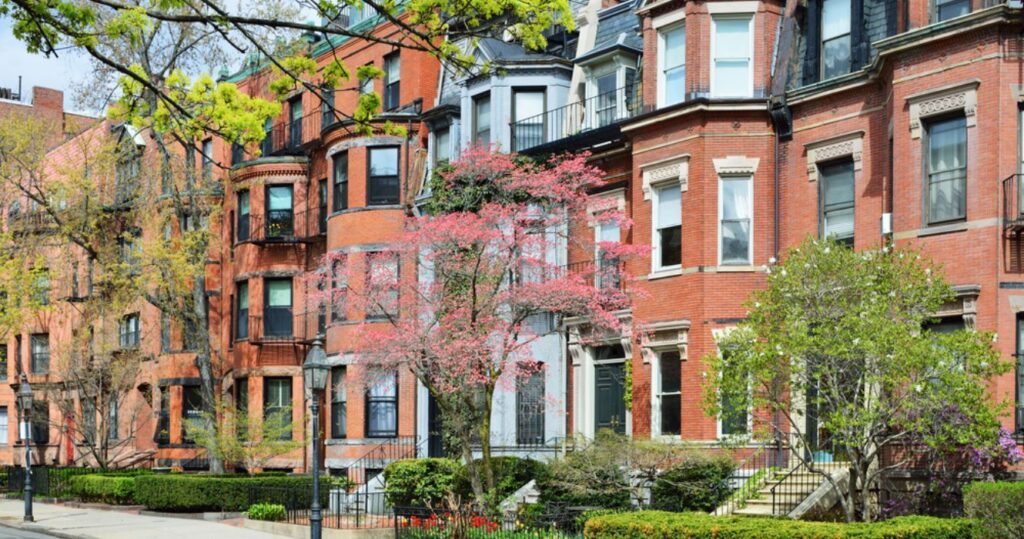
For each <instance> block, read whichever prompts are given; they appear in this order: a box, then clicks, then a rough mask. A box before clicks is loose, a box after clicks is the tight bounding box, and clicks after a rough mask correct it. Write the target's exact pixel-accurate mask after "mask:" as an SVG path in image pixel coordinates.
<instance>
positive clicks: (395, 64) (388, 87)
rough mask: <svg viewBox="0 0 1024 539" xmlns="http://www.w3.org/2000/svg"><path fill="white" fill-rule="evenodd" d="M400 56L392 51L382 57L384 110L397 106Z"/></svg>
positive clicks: (399, 96) (393, 108) (400, 70)
mask: <svg viewBox="0 0 1024 539" xmlns="http://www.w3.org/2000/svg"><path fill="white" fill-rule="evenodd" d="M401 72H402V69H401V64H400V57H399V55H398V53H397V52H393V53H391V54H389V55H387V56H385V57H384V96H383V99H384V110H386V111H387V110H395V109H397V108H398V105H399V100H400V99H401V95H400V94H401V92H400V84H399V83H400V78H401Z"/></svg>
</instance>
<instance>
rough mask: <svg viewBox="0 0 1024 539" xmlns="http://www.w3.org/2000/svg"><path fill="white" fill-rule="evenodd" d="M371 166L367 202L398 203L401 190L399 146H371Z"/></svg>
mask: <svg viewBox="0 0 1024 539" xmlns="http://www.w3.org/2000/svg"><path fill="white" fill-rule="evenodd" d="M369 167H370V174H369V178H368V182H367V183H368V186H367V187H368V188H367V194H366V196H367V200H366V204H367V205H368V206H384V205H389V204H398V203H399V199H400V193H399V191H400V190H401V189H400V185H399V181H398V148H397V147H386V148H379V147H378V148H370V163H369Z"/></svg>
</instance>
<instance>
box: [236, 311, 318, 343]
mask: <svg viewBox="0 0 1024 539" xmlns="http://www.w3.org/2000/svg"><path fill="white" fill-rule="evenodd" d="M248 328H249V334H248V336H247V337H246V338H247V339H248V340H249V342H250V343H253V344H265V343H311V342H313V340H314V339H316V338H317V336H323V335H324V333H325V330H326V318H325V317H323V316H322V315H321V313H320V312H318V311H312V312H305V313H293V312H291V310H290V309H285V308H280V309H279V310H278V309H274V310H270V309H268V310H266V311H265V312H263V313H262V314H250V315H249V323H248Z"/></svg>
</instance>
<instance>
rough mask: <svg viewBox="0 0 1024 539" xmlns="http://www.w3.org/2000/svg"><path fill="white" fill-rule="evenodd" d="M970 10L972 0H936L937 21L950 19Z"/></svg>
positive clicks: (965, 13)
mask: <svg viewBox="0 0 1024 539" xmlns="http://www.w3.org/2000/svg"><path fill="white" fill-rule="evenodd" d="M970 12H971V0H935V22H942V21H948V20H949V19H952V18H953V17H959V16H961V15H967V14H968V13H970Z"/></svg>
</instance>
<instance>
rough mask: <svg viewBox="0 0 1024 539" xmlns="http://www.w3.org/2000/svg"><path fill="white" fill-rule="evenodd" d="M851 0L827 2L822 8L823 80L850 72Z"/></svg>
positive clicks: (828, 0)
mask: <svg viewBox="0 0 1024 539" xmlns="http://www.w3.org/2000/svg"><path fill="white" fill-rule="evenodd" d="M850 16H851V11H850V0H825V1H824V2H823V3H822V7H821V78H822V80H826V79H831V78H833V77H838V76H840V75H845V74H847V73H849V72H850V67H851V56H850V43H851V40H850V18H851V17H850Z"/></svg>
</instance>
